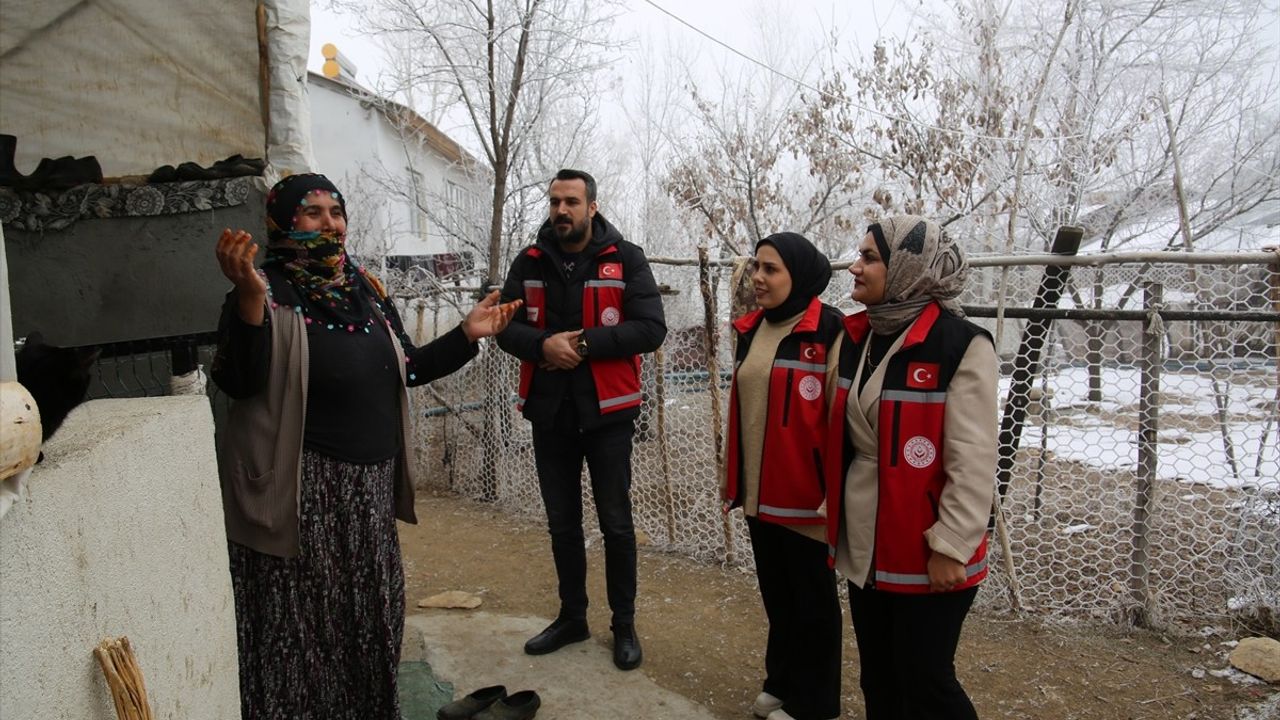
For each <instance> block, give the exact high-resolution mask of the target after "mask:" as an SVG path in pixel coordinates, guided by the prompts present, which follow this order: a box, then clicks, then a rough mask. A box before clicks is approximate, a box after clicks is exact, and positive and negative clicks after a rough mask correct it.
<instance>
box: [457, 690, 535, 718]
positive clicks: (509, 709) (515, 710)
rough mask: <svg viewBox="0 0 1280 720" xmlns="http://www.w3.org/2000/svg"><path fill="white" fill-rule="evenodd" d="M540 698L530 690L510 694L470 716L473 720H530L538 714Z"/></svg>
mask: <svg viewBox="0 0 1280 720" xmlns="http://www.w3.org/2000/svg"><path fill="white" fill-rule="evenodd" d="M541 706H542V698H540V697H538V693H536V692H534V691H532V690H521V691H520V692H518V693H511V694H510V695H508V696H506V697H504V698H502V699H501V700H499V701H498V702H496V703H494V704H492V705H490V706H489V707H488V708H486V709H484V710H482V711H480V712H479V713H477V714H475V715H474V716H472V717H473V718H474V719H475V720H530V719H531V718H532V717H533V716H534V715H537V714H538V708H539V707H541Z"/></svg>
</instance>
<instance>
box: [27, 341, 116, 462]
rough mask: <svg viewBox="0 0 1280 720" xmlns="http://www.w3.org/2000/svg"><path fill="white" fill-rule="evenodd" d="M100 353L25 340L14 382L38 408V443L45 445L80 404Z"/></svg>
mask: <svg viewBox="0 0 1280 720" xmlns="http://www.w3.org/2000/svg"><path fill="white" fill-rule="evenodd" d="M100 353H101V349H100V348H96V347H73V348H64V347H57V346H54V345H49V344H47V343H45V342H44V338H43V337H42V336H41V335H40V333H38V332H33V333H31V334H30V335H28V336H27V339H26V342H25V343H23V345H22V349H21V350H19V351H18V354H17V356H16V357H15V358H14V360H15V361H16V364H17V366H18V382H20V383H22V386H23V387H25V388H26V389H27V392H29V393H31V397H33V398H35V401H36V405H38V406H39V408H40V425H41V429H42V431H43V432H42V434H41V435H42V436H41V438H40V440H41V442H44V441H47V440H48V439H49V438H50V437H51V436H52V435H53V433H54V432H56V431H57V430H58V427H59V426H61V425H62V421H63V420H65V419H66V418H67V415H68V414H69V413H70V412H71V411H72V410H73V409H75V407H76V406H77V405H79V404H80V403H82V402H84V396H85V393H86V392H88V390H89V379H90V371H91V370H92V369H93V364H94V363H96V362H97V361H98V355H99V354H100Z"/></svg>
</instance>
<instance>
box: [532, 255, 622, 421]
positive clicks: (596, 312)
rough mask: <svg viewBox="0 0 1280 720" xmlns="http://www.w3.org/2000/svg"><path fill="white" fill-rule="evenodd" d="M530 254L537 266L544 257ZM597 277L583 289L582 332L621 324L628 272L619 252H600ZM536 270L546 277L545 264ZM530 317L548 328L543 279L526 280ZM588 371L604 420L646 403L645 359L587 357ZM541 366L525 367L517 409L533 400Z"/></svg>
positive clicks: (597, 256)
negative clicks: (642, 365) (535, 376)
mask: <svg viewBox="0 0 1280 720" xmlns="http://www.w3.org/2000/svg"><path fill="white" fill-rule="evenodd" d="M525 254H526V255H528V256H529V257H530V258H533V259H534V260H535V261H537V260H538V259H540V258H541V257H542V250H540V249H539V248H537V247H531V248H529V249H527V250H525ZM594 264H595V268H594V271H593V276H592V277H589V278H588V279H587V280H586V282H584V283H583V285H582V328H583V329H584V330H586V329H589V328H594V327H612V326H614V325H617V324H618V323H620V322H622V321H623V320H624V319H625V318H624V317H623V315H622V298H623V293H624V292H625V291H626V289H627V281H626V274H625V269H624V268H623V266H622V258H621V255H620V253H618V247H617V246H616V245H611V246H609V247H607V248H605V249H604V250H601V251H600V253H599V254H598V255H596V256H595V258H594ZM531 265H532V266H533V267H535V268H537V269H538V270H537V271H535V272H541V270H542V263H541V262H534V263H531ZM524 306H525V315H526V317H527V318H528V319H529V324H530V325H532V326H534V327H536V328H538V329H546V327H547V289H546V282H545V281H544V280H543V279H542V278H532V277H526V278H525V280H524ZM587 366H588V367H589V368H590V369H591V377H592V379H593V380H594V381H595V386H596V400H597V402H599V404H600V405H599V407H600V414H601V415H605V414H607V413H611V412H617V411H619V410H625V409H627V408H633V407H638V406H639V405H640V401H641V392H640V356H639V355H631V356H629V357H622V358H594V357H591V356H590V355H588V356H587ZM536 367H537V366H536V365H535V364H534V363H531V362H529V361H527V360H526V361H521V363H520V387H519V390H518V398H517V399H516V409H517V410H523V409H524V403H525V401H526V400H527V399H528V398H529V388H530V386H532V385H533V372H534V370H535V369H536Z"/></svg>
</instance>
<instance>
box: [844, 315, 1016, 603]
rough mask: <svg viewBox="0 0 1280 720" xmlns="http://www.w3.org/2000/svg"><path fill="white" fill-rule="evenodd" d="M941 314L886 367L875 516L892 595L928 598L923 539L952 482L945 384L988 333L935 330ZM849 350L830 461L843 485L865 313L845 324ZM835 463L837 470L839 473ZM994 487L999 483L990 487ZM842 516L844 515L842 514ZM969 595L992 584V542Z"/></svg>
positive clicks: (879, 574) (971, 570) (878, 552)
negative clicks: (847, 416) (847, 414)
mask: <svg viewBox="0 0 1280 720" xmlns="http://www.w3.org/2000/svg"><path fill="white" fill-rule="evenodd" d="M940 314H941V309H940V308H939V307H938V305H937V304H936V303H935V304H931V305H929V306H928V307H926V308H925V309H924V311H923V312H922V313H921V314H920V316H919V317H918V318H916V320H915V322H914V323H912V325H911V327H910V329H908V330H907V336H906V337H905V338H904V339H903V343H902V347H901V349H899V351H898V352H897V353H895V354H894V355H893V356H892V357H886V358H885V359H884V360H882V361H881V362H885V363H888V365H887V366H886V367H885V378H884V386H883V388H882V389H881V392H880V407H879V468H880V471H879V500H878V505H877V508H876V534H875V554H874V560H873V567H874V569H875V584H876V588H878V589H880V590H885V591H888V592H900V593H927V592H929V570H928V563H929V555H930V553H931V552H932V551H931V550H930V549H929V544H928V541H927V540H926V538H925V531H926V530H928V529H929V528H930V527H932V526H933V525H934V523H936V522H937V521H938V512H937V503H938V498H939V497H940V496H941V494H942V489H943V486H944V485H945V484H946V482H947V477H946V472H945V470H944V468H943V464H942V443H943V440H944V437H943V421H944V418H945V414H946V402H947V384H948V383H949V382H950V380H951V374H952V373H953V372H954V371H955V369H956V366H957V365H959V362H960V358H961V357H963V356H964V352H965V350H966V349H967V348H968V346H969V340H971V339H972V338H973V336H974V335H975V334H977V333H981V332H983V331H982V330H981V329H980V328H978V327H977V326H976V325H972V324H971V323H966V322H964V321H962V320H959V319H956V318H949V319H948V320H947V322H958V323H963V325H962V326H955V325H952V326H950V329H951V330H953V331H954V332H948V333H945V337H944V333H940V332H937V331H936V329H935V327H934V326H935V323H937V321H938V319H939V315H940ZM844 324H845V331H846V332H847V333H848V340H849V342H846V343H843V344H842V346H841V352H840V370H839V373H840V380H839V389H838V391H837V396H836V402H835V404H834V405H833V406H832V409H831V418H830V428H831V432H830V433H829V435H828V436H827V437H828V443H827V453H828V455H827V456H828V463H829V472H838V473H839V474H840V477H844V471H845V470H846V469H847V468H848V466H849V462H851V461H852V456H851V455H849V453H850V452H852V451H853V448H851V447H850V444H849V441H848V438H847V435H846V430H845V427H844V424H845V420H844V411H845V403H846V402H847V400H848V396H849V393H850V392H851V391H855V389H856V387H857V383H856V380H857V379H856V378H854V376H853V375H854V373H855V372H857V369H858V358H859V356H860V355H861V350H862V344H863V342H865V341H867V339H868V336H869V334H870V333H869V330H870V324H869V323H868V321H867V317H866V314H865V313H858V314H856V315H851V316H849V317H847V318H845V321H844ZM835 463H840V465H839V466H837V465H835ZM992 481H993V482H994V478H993V479H992ZM841 514H843V509H842V513H841ZM965 573H966V575H967V579H966V580H965V582H963V583H961V584H960V585H957V586H956V587H955V588H954V589H955V590H964V589H965V588H969V587H973V586H974V585H977V584H978V583H979V582H982V580H983V579H984V578H986V576H987V538H986V537H985V536H984V537H983V539H982V542H981V543H979V544H978V549H977V550H975V551H974V553H973V556H972V557H970V558H969V561H968V562H967V563H965Z"/></svg>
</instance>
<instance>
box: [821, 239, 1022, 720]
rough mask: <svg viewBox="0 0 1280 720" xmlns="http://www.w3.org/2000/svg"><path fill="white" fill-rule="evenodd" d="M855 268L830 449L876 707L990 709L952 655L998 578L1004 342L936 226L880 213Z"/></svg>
mask: <svg viewBox="0 0 1280 720" xmlns="http://www.w3.org/2000/svg"><path fill="white" fill-rule="evenodd" d="M849 272H850V273H852V274H853V299H854V300H856V301H858V302H860V303H862V304H863V305H865V306H866V310H865V311H863V312H859V313H855V314H853V315H851V316H849V317H847V318H845V323H844V324H845V333H846V334H845V335H844V336H843V337H842V340H841V348H840V360H839V371H838V374H839V382H838V383H837V387H838V388H839V390H838V391H837V393H836V399H835V406H834V407H833V409H832V417H831V422H830V427H831V431H830V435H829V441H828V442H829V445H828V452H827V457H828V464H829V467H830V468H831V472H832V473H837V475H836V477H839V475H838V473H841V472H843V478H844V483H843V485H844V487H843V491H842V503H841V507H840V509H839V513H840V528H839V532H838V536H837V541H836V545H837V548H836V567H837V568H838V569H839V570H840V572H841V573H842V574H843V575H844V576H845V577H846V578H848V580H849V607H850V614H851V616H852V619H853V629H854V634H855V636H856V637H857V642H858V653H859V655H860V658H861V668H862V671H861V685H862V693H863V697H864V699H865V701H866V707H867V718H868V720H882V719H884V718H902V719H904V720H905V719H907V718H911V719H912V720H916V719H919V718H976V717H977V715H976V713H975V712H974V709H973V705H972V704H971V703H970V702H969V698H968V696H967V695H966V694H965V692H964V689H963V688H962V687H961V686H960V683H959V682H958V681H957V680H956V677H955V669H954V665H953V660H954V657H955V650H956V644H957V642H958V640H959V637H960V627H961V625H962V624H963V623H964V618H965V615H966V614H967V613H968V611H969V607H970V606H971V605H972V603H973V599H974V596H975V595H976V594H977V590H978V589H977V585H978V583H979V582H981V581H982V579H983V578H985V577H986V575H987V554H986V553H987V533H986V529H987V519H988V517H989V515H990V509H991V500H992V492H993V488H994V479H995V470H996V428H997V419H996V376H997V372H998V370H997V367H998V366H997V361H996V354H995V348H994V346H993V344H992V342H991V337H990V336H989V335H988V334H987V332H986V331H985V330H983V329H982V328H980V327H978V326H977V325H974V324H973V323H971V322H968V321H967V320H964V319H962V318H963V312H962V311H961V310H960V306H959V305H958V304H957V303H956V299H955V298H956V297H957V296H958V295H959V294H960V292H961V290H963V288H964V282H965V279H966V277H967V275H968V265H967V264H966V262H965V259H964V255H963V253H961V251H960V248H959V247H958V246H957V245H956V244H955V243H954V242H953V241H952V240H951V239H950V238H948V237H947V235H946V234H945V233H944V232H943V231H942V228H941V227H940V226H939V225H938V224H937V223H935V222H933V221H931V220H926V219H924V218H921V217H916V216H912V215H900V216H897V217H892V218H889V219H886V220H883V221H881V222H879V223H876V224H874V225H872V226H871V227H869V228H868V231H867V234H866V237H865V238H864V239H863V241H862V244H861V246H860V247H859V250H858V257H857V259H856V260H855V262H854V264H853V266H852V267H850V268H849ZM835 463H840V465H839V466H836V465H835Z"/></svg>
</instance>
